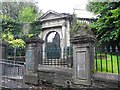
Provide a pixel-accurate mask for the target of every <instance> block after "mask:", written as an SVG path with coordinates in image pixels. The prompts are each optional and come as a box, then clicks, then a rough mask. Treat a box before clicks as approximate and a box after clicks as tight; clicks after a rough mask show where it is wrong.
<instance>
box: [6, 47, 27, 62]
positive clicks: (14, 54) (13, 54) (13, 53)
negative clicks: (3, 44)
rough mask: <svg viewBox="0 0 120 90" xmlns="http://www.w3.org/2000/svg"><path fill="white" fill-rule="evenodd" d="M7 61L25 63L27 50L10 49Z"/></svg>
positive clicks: (8, 49)
mask: <svg viewBox="0 0 120 90" xmlns="http://www.w3.org/2000/svg"><path fill="white" fill-rule="evenodd" d="M7 59H9V60H14V59H15V61H25V48H21V47H8V48H7Z"/></svg>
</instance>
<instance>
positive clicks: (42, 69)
mask: <svg viewBox="0 0 120 90" xmlns="http://www.w3.org/2000/svg"><path fill="white" fill-rule="evenodd" d="M72 76H73V69H71V68H65V67H55V66H43V65H42V66H39V68H38V77H39V81H43V82H46V83H49V84H52V85H55V86H61V87H67V86H69V85H70V86H71V83H72Z"/></svg>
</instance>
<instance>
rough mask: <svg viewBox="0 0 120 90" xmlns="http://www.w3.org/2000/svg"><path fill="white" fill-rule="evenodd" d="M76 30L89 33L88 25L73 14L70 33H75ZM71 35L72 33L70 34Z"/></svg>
mask: <svg viewBox="0 0 120 90" xmlns="http://www.w3.org/2000/svg"><path fill="white" fill-rule="evenodd" d="M78 30H84V31H85V32H86V33H91V28H90V25H89V24H88V23H86V22H80V21H79V20H78V19H77V17H76V16H75V15H73V20H72V25H71V33H72V34H73V33H77V31H78ZM72 36H73V35H72Z"/></svg>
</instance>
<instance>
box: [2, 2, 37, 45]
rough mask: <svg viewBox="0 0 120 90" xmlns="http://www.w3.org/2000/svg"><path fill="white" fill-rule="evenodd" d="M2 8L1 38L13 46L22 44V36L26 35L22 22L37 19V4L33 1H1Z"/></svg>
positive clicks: (30, 21)
mask: <svg viewBox="0 0 120 90" xmlns="http://www.w3.org/2000/svg"><path fill="white" fill-rule="evenodd" d="M2 8H3V9H2V14H1V16H2V23H0V25H1V26H2V31H1V33H0V34H1V36H2V39H3V40H6V41H7V42H9V43H10V44H11V45H12V46H15V47H16V46H18V47H22V46H24V44H25V42H24V41H23V38H24V37H26V36H24V34H23V31H22V27H23V23H24V22H25V23H32V22H33V21H35V20H36V19H37V17H38V15H39V12H38V8H37V6H36V5H35V3H34V2H29V3H28V2H25V3H24V2H19V3H17V2H3V3H2Z"/></svg>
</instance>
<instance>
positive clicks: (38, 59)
mask: <svg viewBox="0 0 120 90" xmlns="http://www.w3.org/2000/svg"><path fill="white" fill-rule="evenodd" d="M42 44H43V40H41V39H38V38H37V39H34V38H31V39H27V40H26V57H25V60H26V65H25V77H24V79H25V82H26V83H30V84H38V75H37V68H38V64H41V63H42Z"/></svg>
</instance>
